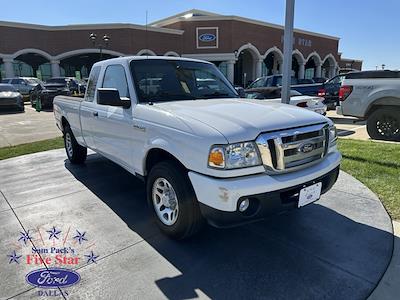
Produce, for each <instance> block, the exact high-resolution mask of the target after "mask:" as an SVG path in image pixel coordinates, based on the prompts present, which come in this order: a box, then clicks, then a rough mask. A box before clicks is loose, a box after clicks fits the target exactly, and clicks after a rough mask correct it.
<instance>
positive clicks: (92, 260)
mask: <svg viewBox="0 0 400 300" xmlns="http://www.w3.org/2000/svg"><path fill="white" fill-rule="evenodd" d="M85 257H87V259H88V260H87V262H86V263H87V264H88V263H90V262H94V263H95V264H96V263H97V262H96V259H97V258H98V257H99V256H98V255H94V253H93V251H90V254H89V255H85Z"/></svg>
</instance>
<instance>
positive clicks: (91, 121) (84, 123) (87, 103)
mask: <svg viewBox="0 0 400 300" xmlns="http://www.w3.org/2000/svg"><path fill="white" fill-rule="evenodd" d="M100 70H101V67H100V66H97V67H94V68H93V69H92V71H91V72H90V76H89V80H88V83H87V90H86V95H85V99H84V101H82V103H81V107H80V120H81V128H82V136H83V139H84V141H85V143H86V145H87V146H88V147H89V148H91V149H93V150H95V149H96V145H95V143H94V139H93V134H94V132H93V129H94V126H95V122H96V118H97V104H96V102H95V101H94V99H95V97H96V94H97V89H96V86H97V84H98V81H99V75H100Z"/></svg>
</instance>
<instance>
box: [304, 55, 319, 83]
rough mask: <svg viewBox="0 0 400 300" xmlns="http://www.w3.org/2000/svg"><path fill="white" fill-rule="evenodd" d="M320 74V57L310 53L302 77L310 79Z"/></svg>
mask: <svg viewBox="0 0 400 300" xmlns="http://www.w3.org/2000/svg"><path fill="white" fill-rule="evenodd" d="M320 76H321V58H320V57H319V56H317V55H316V54H310V55H309V56H308V58H307V62H306V64H305V74H304V78H306V79H312V78H314V77H320Z"/></svg>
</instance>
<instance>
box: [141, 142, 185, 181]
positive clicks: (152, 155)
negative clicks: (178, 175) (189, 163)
mask: <svg viewBox="0 0 400 300" xmlns="http://www.w3.org/2000/svg"><path fill="white" fill-rule="evenodd" d="M166 160H169V161H173V162H174V163H176V164H177V166H178V167H179V168H180V169H182V170H184V171H187V170H188V169H187V168H186V167H185V165H183V163H182V162H181V161H180V160H179V159H178V158H177V157H176V156H174V155H173V154H171V153H170V152H169V151H167V150H165V149H162V148H159V147H154V148H151V149H149V150H148V151H147V154H146V158H145V159H144V166H143V171H144V172H143V173H144V176H147V175H148V174H149V172H150V170H151V169H152V168H153V167H154V166H155V165H156V164H157V163H160V162H162V161H166Z"/></svg>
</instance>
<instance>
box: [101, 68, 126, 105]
mask: <svg viewBox="0 0 400 300" xmlns="http://www.w3.org/2000/svg"><path fill="white" fill-rule="evenodd" d="M103 88H114V89H117V90H118V92H119V96H120V97H123V98H130V97H129V88H128V81H127V79H126V74H125V69H124V67H123V66H122V65H110V66H108V67H107V69H106V72H105V73H104V79H103Z"/></svg>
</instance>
